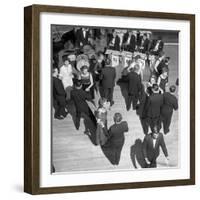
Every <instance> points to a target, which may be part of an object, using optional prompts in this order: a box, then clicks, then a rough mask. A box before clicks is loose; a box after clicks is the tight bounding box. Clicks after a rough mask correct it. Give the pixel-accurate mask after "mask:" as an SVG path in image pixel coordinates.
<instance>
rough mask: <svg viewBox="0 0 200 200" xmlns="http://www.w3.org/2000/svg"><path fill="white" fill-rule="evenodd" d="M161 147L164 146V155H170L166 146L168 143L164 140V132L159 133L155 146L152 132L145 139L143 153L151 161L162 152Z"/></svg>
mask: <svg viewBox="0 0 200 200" xmlns="http://www.w3.org/2000/svg"><path fill="white" fill-rule="evenodd" d="M160 147H161V148H162V151H163V153H164V155H165V156H166V157H167V156H168V151H167V148H166V144H165V141H164V137H163V134H162V133H159V135H158V137H157V139H156V143H155V147H154V146H153V138H152V133H151V134H148V135H146V136H145V138H144V141H143V154H144V157H145V158H148V160H149V161H152V160H156V158H157V157H158V156H159V154H160Z"/></svg>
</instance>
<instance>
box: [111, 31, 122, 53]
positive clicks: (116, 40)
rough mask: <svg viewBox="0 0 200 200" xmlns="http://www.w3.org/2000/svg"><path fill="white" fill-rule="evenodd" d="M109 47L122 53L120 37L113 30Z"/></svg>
mask: <svg viewBox="0 0 200 200" xmlns="http://www.w3.org/2000/svg"><path fill="white" fill-rule="evenodd" d="M108 46H109V48H110V49H112V50H115V51H120V37H119V36H118V35H117V33H116V31H115V30H113V33H112V36H111V38H110V41H109V45H108Z"/></svg>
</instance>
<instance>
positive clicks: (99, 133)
mask: <svg viewBox="0 0 200 200" xmlns="http://www.w3.org/2000/svg"><path fill="white" fill-rule="evenodd" d="M50 42H51V173H52V174H59V173H82V172H84V173H92V172H99V171H101V172H102V171H104V172H107V171H109V172H111V171H122V170H152V168H153V169H163V168H164V169H168V168H169V169H170V168H179V167H180V158H179V155H180V145H179V144H180V130H179V117H178V116H179V106H178V105H179V59H178V58H179V31H177V30H158V29H157V30H156V29H152V30H151V29H140V28H137V27H134V28H123V27H122V28H119V27H117V28H115V27H98V26H96V27H95V26H77V25H74V26H73V25H67V24H66V25H65V24H52V25H51V41H50Z"/></svg>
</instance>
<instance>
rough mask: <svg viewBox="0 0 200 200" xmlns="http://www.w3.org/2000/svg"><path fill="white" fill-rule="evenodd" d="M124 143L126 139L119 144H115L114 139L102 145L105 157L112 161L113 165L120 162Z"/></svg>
mask: <svg viewBox="0 0 200 200" xmlns="http://www.w3.org/2000/svg"><path fill="white" fill-rule="evenodd" d="M123 145H124V141H122V142H119V143H117V144H113V143H112V141H108V142H107V143H106V145H104V146H102V147H101V150H102V152H103V153H104V155H105V157H106V158H107V159H108V160H109V161H110V163H111V164H112V165H118V164H119V161H120V157H121V151H122V147H123Z"/></svg>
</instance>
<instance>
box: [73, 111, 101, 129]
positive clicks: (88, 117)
mask: <svg viewBox="0 0 200 200" xmlns="http://www.w3.org/2000/svg"><path fill="white" fill-rule="evenodd" d="M81 116H82V117H83V118H84V119H85V120H90V121H91V122H92V123H93V125H94V126H95V127H96V126H97V121H96V118H95V116H94V114H93V113H92V111H91V110H90V108H88V111H87V112H85V111H84V112H81V111H79V110H78V109H77V110H76V121H75V126H76V129H77V130H78V129H79V127H80V119H81Z"/></svg>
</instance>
